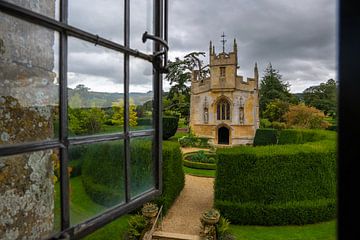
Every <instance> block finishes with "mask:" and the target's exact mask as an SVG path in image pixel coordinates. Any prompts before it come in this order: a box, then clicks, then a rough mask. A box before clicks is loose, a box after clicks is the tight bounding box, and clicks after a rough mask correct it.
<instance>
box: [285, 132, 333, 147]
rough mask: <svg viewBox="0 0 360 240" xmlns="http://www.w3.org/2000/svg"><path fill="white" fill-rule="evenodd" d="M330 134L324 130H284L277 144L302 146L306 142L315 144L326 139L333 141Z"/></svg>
mask: <svg viewBox="0 0 360 240" xmlns="http://www.w3.org/2000/svg"><path fill="white" fill-rule="evenodd" d="M333 135H334V134H332V133H331V132H330V133H329V132H328V131H326V130H310V129H285V130H282V131H281V132H280V134H279V141H278V144H280V145H283V144H303V143H306V142H315V141H319V140H323V139H326V138H329V139H330V138H331V139H333Z"/></svg>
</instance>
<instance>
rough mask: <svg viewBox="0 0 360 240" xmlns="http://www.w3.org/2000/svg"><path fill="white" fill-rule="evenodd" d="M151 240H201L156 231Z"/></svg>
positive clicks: (186, 235)
mask: <svg viewBox="0 0 360 240" xmlns="http://www.w3.org/2000/svg"><path fill="white" fill-rule="evenodd" d="M152 239H153V240H155V239H156V240H201V238H200V236H196V235H188V234H180V233H169V232H163V231H156V232H154V234H153V237H152Z"/></svg>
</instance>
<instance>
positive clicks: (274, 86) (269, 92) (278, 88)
mask: <svg viewBox="0 0 360 240" xmlns="http://www.w3.org/2000/svg"><path fill="white" fill-rule="evenodd" d="M289 87H290V85H289V83H284V82H283V81H282V80H281V75H280V74H279V71H278V70H276V69H274V68H273V67H272V65H271V63H269V65H268V66H267V68H266V69H265V72H264V76H263V78H262V80H261V83H260V90H259V93H260V100H259V105H260V116H261V117H264V111H265V109H266V106H267V105H268V104H269V103H270V102H271V101H273V100H276V99H278V100H280V101H282V102H294V101H295V100H294V97H293V96H292V94H291V93H290V90H289Z"/></svg>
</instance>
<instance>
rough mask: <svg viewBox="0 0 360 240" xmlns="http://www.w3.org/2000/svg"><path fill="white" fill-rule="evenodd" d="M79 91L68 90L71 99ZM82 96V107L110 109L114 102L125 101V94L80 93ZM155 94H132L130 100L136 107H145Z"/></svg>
mask: <svg viewBox="0 0 360 240" xmlns="http://www.w3.org/2000/svg"><path fill="white" fill-rule="evenodd" d="M76 93H79V92H78V91H76V90H74V89H71V88H68V95H69V99H71V98H72V97H73V96H74V95H75V94H76ZM79 94H80V95H81V102H82V104H81V105H83V106H82V107H92V106H94V105H95V106H97V107H110V106H111V105H112V103H113V102H117V101H119V99H124V93H107V92H93V91H85V92H81V93H79ZM153 95H154V94H153V92H151V91H149V92H147V93H140V92H132V93H130V99H131V101H132V103H134V104H135V105H143V104H144V103H145V102H147V101H149V100H152V99H153Z"/></svg>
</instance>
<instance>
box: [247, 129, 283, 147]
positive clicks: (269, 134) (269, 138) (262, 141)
mask: <svg viewBox="0 0 360 240" xmlns="http://www.w3.org/2000/svg"><path fill="white" fill-rule="evenodd" d="M277 135H278V130H277V129H273V128H258V129H257V130H256V133H255V137H254V144H253V145H254V146H262V145H272V144H277Z"/></svg>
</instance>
